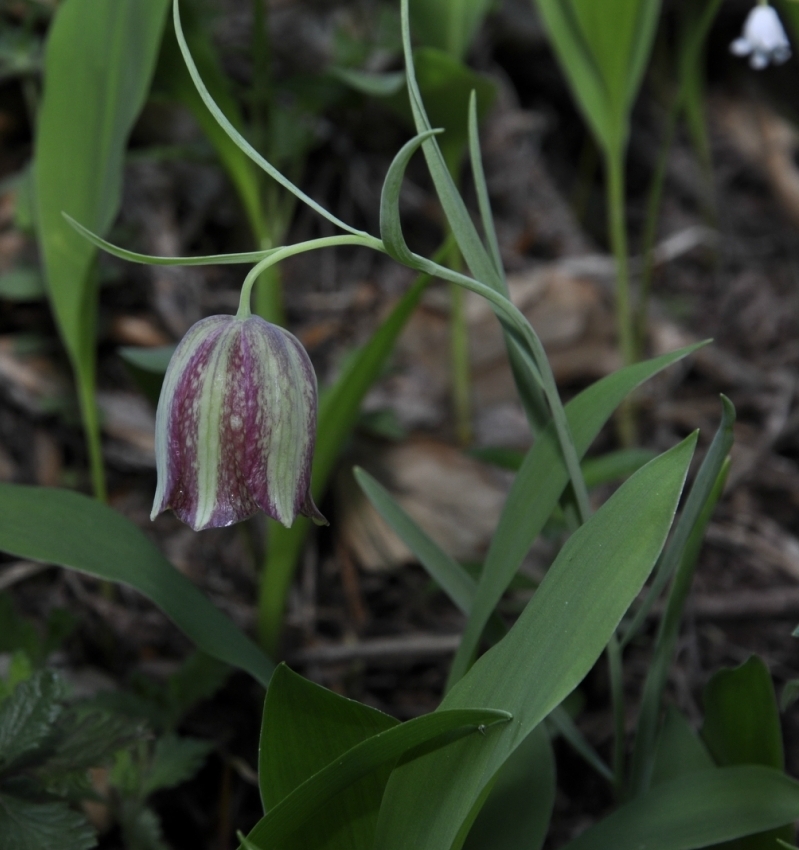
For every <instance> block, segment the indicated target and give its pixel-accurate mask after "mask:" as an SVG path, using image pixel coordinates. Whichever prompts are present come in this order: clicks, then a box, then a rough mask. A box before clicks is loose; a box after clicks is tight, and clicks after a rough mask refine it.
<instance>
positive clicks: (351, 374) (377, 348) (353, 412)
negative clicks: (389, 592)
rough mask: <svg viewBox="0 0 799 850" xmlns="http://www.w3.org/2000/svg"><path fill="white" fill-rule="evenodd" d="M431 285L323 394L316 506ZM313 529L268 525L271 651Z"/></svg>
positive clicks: (266, 601)
mask: <svg viewBox="0 0 799 850" xmlns="http://www.w3.org/2000/svg"><path fill="white" fill-rule="evenodd" d="M429 282H430V277H429V276H428V275H421V276H420V277H419V278H418V279H417V281H416V283H414V285H413V286H412V287H411V288H410V289H409V290H408V291H407V292H406V293H405V295H403V297H402V298H401V299H400V301H399V302H398V303H397V305H396V306H395V307H394V309H393V310H392V311H391V313H390V314H389V316H388V318H387V319H386V320H385V321H384V322H383V324H382V325H381V326H380V327H379V328H378V329H377V330H376V331H375V332H374V334H373V335H372V337H371V339H370V340H369V341H368V342H367V343H366V344H365V345H364V346H363V347H362V348H360V349H359V350H357V351H355V352H353V353H352V354H351V355H350V357H349V358H348V359H347V361H346V363H345V364H344V367H343V369H342V370H341V374H340V375H339V376H338V378H337V379H336V382H335V383H334V384H333V386H331V387H330V388H329V389H326V390H324V391H323V392H322V394H321V398H320V400H319V413H318V417H317V428H316V431H317V438H316V450H315V452H314V460H313V470H312V475H311V487H312V493H313V497H314V500H315V501H316V502H317V503H318V502H320V501H321V498H322V496H323V495H324V493H325V490H326V489H327V485H328V482H329V480H330V476H331V474H332V472H333V470H334V468H335V465H336V462H337V460H338V458H339V455H340V454H341V452H342V450H343V448H344V446H345V444H346V442H347V440H348V439H349V437H350V434H351V433H352V429H353V428H354V427H355V424H356V422H357V421H358V415H359V413H360V409H361V402H362V401H363V399H364V397H365V396H366V394H367V393H368V392H369V389H370V388H371V386H372V384H374V382H375V381H376V380H377V378H378V377H379V376H380V374H381V372H382V371H383V369H384V368H385V365H386V362H387V361H388V358H389V356H390V355H391V352H392V351H393V349H394V344H395V342H396V341H397V337H399V335H400V333H401V331H402V329H403V328H404V327H405V324H406V322H407V321H408V319H409V318H410V317H411V314H412V313H413V311H414V310H415V309H416V306H417V304H418V303H419V300H420V299H421V297H422V294H423V293H424V291H425V289H426V288H427V285H428V283H429ZM310 528H311V523H310V522H309V521H308V520H306V519H304V518H298V519H297V521H296V522H295V523H294V525H293V526H292V527H291V528H285V527H284V526H282V525H280V524H279V523H274V522H273V523H270V524H269V538H268V550H267V557H266V567H265V573H264V576H263V578H262V582H261V601H260V613H261V616H260V618H259V623H260V625H261V640H262V642H263V644H264V645H265V646H266V647H267V648H273V647H274V646H275V645H276V643H277V639H278V635H279V634H280V628H281V625H282V620H283V605H284V601H285V598H286V593H287V592H288V588H289V585H290V584H291V580H292V577H293V576H294V568H295V565H296V563H297V559H298V558H299V555H300V550H301V549H302V546H303V543H304V542H305V539H306V537H307V535H308V531H309V530H310Z"/></svg>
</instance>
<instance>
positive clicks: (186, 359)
mask: <svg viewBox="0 0 799 850" xmlns="http://www.w3.org/2000/svg"><path fill="white" fill-rule="evenodd" d="M316 406H317V398H316V375H315V373H314V370H313V367H312V365H311V361H310V360H309V358H308V355H307V353H306V352H305V349H304V348H303V347H302V345H301V344H300V343H299V341H298V340H297V339H296V338H295V337H293V336H292V335H291V334H290V333H288V332H287V331H285V330H283V329H282V328H279V327H277V326H276V325H272V324H270V323H269V322H265V321H264V320H263V319H261V318H259V317H258V316H247V317H246V318H240V317H237V316H211V317H210V318H207V319H203V320H202V321H200V322H197V324H195V325H194V326H193V327H191V328H190V329H189V331H188V333H187V334H186V336H185V337H184V338H183V339H182V340H181V342H180V344H179V345H178V347H177V349H176V350H175V353H174V354H173V355H172V359H171V361H170V363H169V368H168V369H167V372H166V375H165V377H164V384H163V387H162V389H161V397H160V399H159V401H158V412H157V414H156V425H155V432H156V434H155V444H156V467H157V471H158V487H157V489H156V494H155V501H154V503H153V510H152V514H151V517H152V518H153V519H154V518H155V517H156V516H157V515H158V514H160V513H161V512H162V511H165V510H166V509H167V508H171V509H172V510H173V511H174V512H175V513H176V514H177V515H178V517H180V519H182V520H183V521H184V522H185V523H188V524H189V525H190V526H191V527H192V528H193V529H194V530H195V531H199V530H201V529H203V528H214V527H218V526H224V525H232V524H233V523H235V522H240V521H241V520H244V519H247V518H248V517H250V516H252V515H253V514H255V513H256V512H257V511H258V510H262V511H264V512H265V513H266V514H268V515H269V516H270V517H272V518H273V519H276V520H278V521H279V522H281V523H283V525H285V526H290V525H291V524H292V523H293V522H294V520H295V519H296V517H297V515H298V514H304V515H305V516H308V517H311V519H313V520H314V521H315V522H317V523H326V520H325V518H324V517H323V516H322V514H321V513H319V510H318V509H317V507H316V505H314V502H313V499H312V498H311V493H310V485H311V460H312V458H313V450H314V442H315V440H316Z"/></svg>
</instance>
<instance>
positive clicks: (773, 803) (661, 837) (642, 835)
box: [564, 765, 799, 850]
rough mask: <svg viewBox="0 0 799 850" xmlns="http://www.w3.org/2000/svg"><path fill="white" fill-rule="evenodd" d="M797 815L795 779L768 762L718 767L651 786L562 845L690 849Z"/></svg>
mask: <svg viewBox="0 0 799 850" xmlns="http://www.w3.org/2000/svg"><path fill="white" fill-rule="evenodd" d="M797 818H799V783H797V782H795V781H794V780H793V779H789V778H788V777H787V776H786V775H785V774H784V773H782V772H781V771H778V770H774V769H773V768H769V767H760V766H754V765H746V766H739V767H722V768H716V769H714V770H705V771H702V772H700V773H691V774H687V775H684V776H680V777H679V778H678V779H673V780H671V781H670V782H663V783H661V784H660V785H657V786H655V787H654V788H652V789H650V790H649V791H647V792H646V793H644V794H642V795H641V796H640V797H638V798H636V799H635V800H633V801H632V802H631V803H627V804H626V805H625V806H622V807H621V808H620V809H618V810H617V811H616V812H614V813H613V814H612V815H610V816H609V817H607V818H605V819H604V820H603V821H601V822H600V823H598V824H597V825H596V826H593V827H591V828H590V829H588V830H586V831H585V832H584V833H583V834H582V835H581V836H579V837H578V838H577V839H575V840H574V841H572V842H571V843H569V844H567V845H566V848H564V850H608V848H611V847H612V848H613V850H641V848H644V847H645V848H646V850H694V848H699V847H707V846H708V845H711V844H717V843H719V842H721V841H729V840H731V839H734V838H739V837H740V836H743V835H751V834H752V833H756V832H763V831H764V830H766V829H771V828H773V827H777V826H781V825H782V824H784V823H786V822H788V821H793V820H796V819H797Z"/></svg>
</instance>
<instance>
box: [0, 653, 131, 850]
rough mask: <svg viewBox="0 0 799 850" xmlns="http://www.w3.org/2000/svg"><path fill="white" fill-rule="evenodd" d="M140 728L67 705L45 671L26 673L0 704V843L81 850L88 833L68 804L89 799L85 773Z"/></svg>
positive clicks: (34, 849) (33, 849)
mask: <svg viewBox="0 0 799 850" xmlns="http://www.w3.org/2000/svg"><path fill="white" fill-rule="evenodd" d="M142 733H143V729H142V726H141V724H140V723H137V722H131V721H130V720H128V719H126V718H122V717H119V716H116V715H113V714H109V713H107V712H105V711H102V710H100V709H97V708H95V707H91V706H83V705H81V704H72V705H70V704H69V703H68V702H67V701H66V688H65V686H64V684H63V682H62V681H61V680H60V679H59V678H58V677H57V676H56V675H55V674H54V673H52V672H51V671H49V670H41V671H39V672H35V673H34V672H32V671H31V672H30V675H29V676H28V677H27V678H25V679H24V680H23V681H20V682H18V683H17V684H16V685H15V686H14V687H13V688H10V687H9V686H8V683H6V691H5V693H4V695H3V698H2V701H0V837H2V839H3V841H4V842H7V843H4V844H3V846H4V847H9V848H11V847H13V848H14V850H17V848H20V850H28V848H30V850H83V848H88V847H93V846H94V844H95V839H94V832H93V830H92V829H91V828H90V827H89V825H88V823H87V822H86V819H85V818H84V817H83V816H82V815H81V814H79V813H78V812H77V811H74V810H73V809H72V808H70V803H71V802H72V801H74V800H77V799H79V798H82V797H87V796H91V792H90V786H89V784H88V781H87V774H86V771H87V770H88V768H90V767H98V766H100V765H102V764H105V763H108V762H110V760H111V758H112V757H113V755H114V753H116V752H117V751H118V750H120V748H122V747H125V746H128V745H130V744H131V743H132V742H134V741H136V740H138V739H140V738H141V737H142Z"/></svg>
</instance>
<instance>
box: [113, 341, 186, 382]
mask: <svg viewBox="0 0 799 850" xmlns="http://www.w3.org/2000/svg"><path fill="white" fill-rule="evenodd" d="M176 347H177V346H175V345H159V346H156V347H155V348H140V347H139V346H133V345H125V346H122V347H121V348H118V349H117V351H118V352H119V356H120V357H121V358H122V359H123V360H124V361H125V362H126V363H130V365H131V366H136V367H137V368H138V369H141V370H142V371H144V372H152V373H153V374H155V375H164V374H165V373H166V368H167V366H169V361H170V360H171V359H172V355H173V354H174V353H175V348H176Z"/></svg>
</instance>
